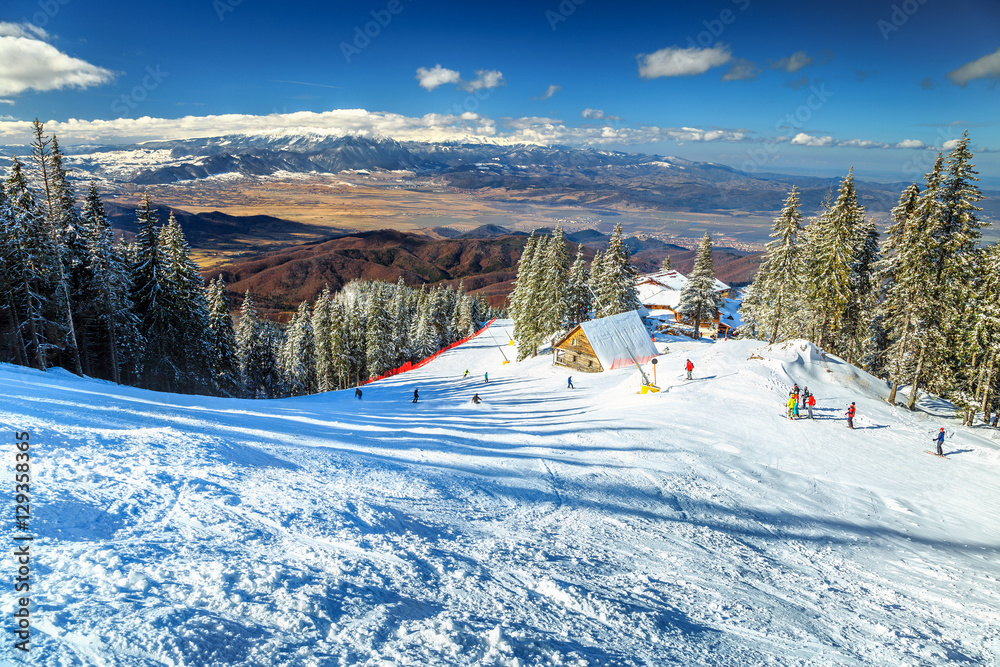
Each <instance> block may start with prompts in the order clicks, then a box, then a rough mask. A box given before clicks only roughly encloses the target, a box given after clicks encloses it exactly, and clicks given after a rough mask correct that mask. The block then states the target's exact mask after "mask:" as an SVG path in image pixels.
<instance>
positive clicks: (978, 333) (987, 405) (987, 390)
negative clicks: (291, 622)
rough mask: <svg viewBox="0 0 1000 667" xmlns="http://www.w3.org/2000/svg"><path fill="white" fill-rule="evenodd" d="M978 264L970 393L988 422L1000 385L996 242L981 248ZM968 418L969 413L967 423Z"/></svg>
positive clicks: (999, 284)
mask: <svg viewBox="0 0 1000 667" xmlns="http://www.w3.org/2000/svg"><path fill="white" fill-rule="evenodd" d="M979 267H980V272H981V275H982V280H981V281H980V287H979V290H978V295H977V296H978V302H979V306H978V307H977V308H976V311H975V315H976V321H975V324H974V326H973V330H972V336H973V340H974V342H975V344H976V346H977V352H978V354H977V362H978V363H977V364H975V369H974V372H973V377H974V389H973V396H974V399H975V400H976V402H977V404H978V408H979V410H981V411H982V413H983V423H987V424H988V423H989V421H990V413H991V412H992V409H993V405H994V404H995V403H996V397H997V393H998V385H1000V383H998V377H997V376H998V375H1000V373H998V372H997V371H998V370H1000V368H998V367H1000V363H998V362H1000V243H994V244H993V245H991V246H988V247H987V248H984V249H983V251H982V258H981V261H980V262H979ZM973 416H974V413H973ZM972 421H973V420H972V418H971V417H970V418H969V419H968V423H969V425H970V426H971V425H972Z"/></svg>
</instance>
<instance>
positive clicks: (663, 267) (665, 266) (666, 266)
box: [660, 255, 674, 271]
mask: <svg viewBox="0 0 1000 667" xmlns="http://www.w3.org/2000/svg"><path fill="white" fill-rule="evenodd" d="M673 268H674V265H673V263H672V262H671V261H670V255H667V256H666V257H664V258H663V261H662V262H660V271H671V270H672V269H673Z"/></svg>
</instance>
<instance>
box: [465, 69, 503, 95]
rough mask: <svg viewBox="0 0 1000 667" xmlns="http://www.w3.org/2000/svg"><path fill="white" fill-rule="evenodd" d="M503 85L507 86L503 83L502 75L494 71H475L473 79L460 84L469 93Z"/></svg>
mask: <svg viewBox="0 0 1000 667" xmlns="http://www.w3.org/2000/svg"><path fill="white" fill-rule="evenodd" d="M456 74H457V72H456ZM504 85H507V82H506V81H504V78H503V74H501V73H500V71H499V70H495V69H477V70H476V78H475V79H473V80H472V81H466V82H463V83H462V87H463V88H465V89H466V90H467V91H469V92H470V93H474V92H476V91H477V90H481V89H483V88H499V87H500V86H504Z"/></svg>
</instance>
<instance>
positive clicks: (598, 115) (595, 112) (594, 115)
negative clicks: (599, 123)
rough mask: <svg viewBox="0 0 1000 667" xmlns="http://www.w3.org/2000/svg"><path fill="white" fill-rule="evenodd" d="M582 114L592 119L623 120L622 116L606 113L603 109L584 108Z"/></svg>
mask: <svg viewBox="0 0 1000 667" xmlns="http://www.w3.org/2000/svg"><path fill="white" fill-rule="evenodd" d="M580 116H581V117H583V118H588V119H590V120H621V117H620V116H612V115H610V114H606V113H604V111H603V110H602V109H584V110H583V111H581V112H580Z"/></svg>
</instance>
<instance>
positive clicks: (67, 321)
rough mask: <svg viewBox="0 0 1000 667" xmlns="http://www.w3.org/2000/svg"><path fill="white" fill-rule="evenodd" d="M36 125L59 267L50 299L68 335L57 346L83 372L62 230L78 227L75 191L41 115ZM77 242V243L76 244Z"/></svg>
mask: <svg viewBox="0 0 1000 667" xmlns="http://www.w3.org/2000/svg"><path fill="white" fill-rule="evenodd" d="M33 126H34V130H33V134H34V140H33V141H32V143H31V157H32V161H33V163H34V165H35V169H36V172H37V173H38V177H39V180H40V182H41V186H42V190H41V193H42V195H43V203H44V212H45V219H46V228H47V229H46V233H47V234H48V235H49V237H50V239H51V243H50V244H49V247H50V248H51V250H52V252H54V254H55V261H54V262H53V266H54V267H55V271H54V272H53V274H52V278H53V279H54V281H55V289H54V290H53V291H52V293H51V295H50V298H49V301H48V302H49V304H50V306H51V315H50V316H49V319H50V320H51V321H53V322H56V321H58V322H59V323H60V325H61V327H62V331H61V332H60V334H61V335H60V338H63V339H64V340H61V341H60V343H59V344H58V345H56V346H54V347H55V348H56V349H61V350H62V351H63V352H65V354H66V356H67V358H68V360H69V362H70V364H71V365H72V367H73V372H75V373H76V374H77V375H82V374H83V366H82V364H81V361H80V348H79V345H78V344H77V338H76V323H75V321H74V317H73V301H72V297H71V294H70V285H69V278H68V276H67V272H66V268H65V266H64V264H65V263H66V262H67V261H69V260H68V259H67V258H66V257H64V249H65V246H64V245H63V243H62V242H61V241H62V239H61V235H62V234H61V233H62V232H67V231H68V230H69V229H72V228H73V227H74V224H73V219H74V218H75V216H76V213H75V211H74V209H73V206H74V202H73V198H72V193H71V192H70V191H69V187H68V185H67V184H66V181H65V172H64V171H62V168H61V163H60V164H59V165H58V167H57V166H54V165H53V164H52V154H51V145H52V139H47V138H46V137H45V134H44V128H43V126H42V124H41V123H40V122H39V121H38V119H37V118H36V119H35V121H34V124H33ZM57 182H59V183H61V184H62V186H63V187H62V190H61V191H60V190H59V189H58V188H57ZM67 198H68V201H67ZM76 245H77V244H75V243H74V247H75V246H76Z"/></svg>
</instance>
